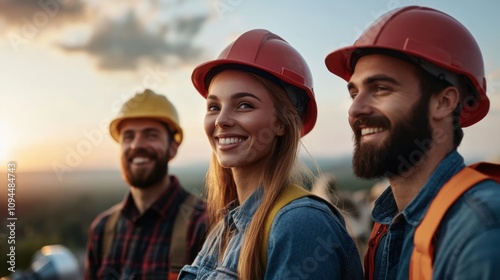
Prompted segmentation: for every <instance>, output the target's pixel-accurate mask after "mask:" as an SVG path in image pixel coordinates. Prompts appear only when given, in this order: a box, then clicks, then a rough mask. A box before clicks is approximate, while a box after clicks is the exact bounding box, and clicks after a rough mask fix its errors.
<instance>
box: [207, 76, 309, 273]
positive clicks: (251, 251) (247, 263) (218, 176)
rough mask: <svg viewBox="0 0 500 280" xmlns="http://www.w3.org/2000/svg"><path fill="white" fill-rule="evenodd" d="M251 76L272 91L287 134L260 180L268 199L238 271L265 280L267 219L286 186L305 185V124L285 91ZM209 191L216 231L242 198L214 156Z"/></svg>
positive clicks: (255, 221) (252, 225)
mask: <svg viewBox="0 0 500 280" xmlns="http://www.w3.org/2000/svg"><path fill="white" fill-rule="evenodd" d="M251 75H252V76H254V77H255V78H256V79H257V80H258V81H260V82H261V83H262V84H263V85H264V86H265V87H266V89H267V90H268V92H269V95H270V97H271V99H272V101H273V104H274V109H275V110H276V112H275V114H276V117H277V118H278V120H279V121H280V123H281V124H282V125H283V126H284V128H285V133H284V135H283V136H280V137H278V139H277V142H276V145H275V146H274V148H273V151H272V155H271V156H270V160H269V162H268V166H267V167H264V168H263V169H262V176H261V178H258V179H260V180H259V181H258V182H259V183H260V185H262V186H264V196H263V198H262V202H261V205H260V206H259V208H258V209H257V211H256V213H255V215H254V216H253V218H252V221H251V223H250V225H249V227H248V229H247V232H246V236H245V240H244V242H243V246H242V248H241V251H240V259H239V263H238V271H239V279H243V280H250V279H262V278H263V277H264V267H262V262H263V261H262V260H261V255H260V253H261V251H260V249H261V243H262V242H263V227H264V222H265V219H266V218H267V215H268V213H269V211H270V209H271V207H272V206H273V204H274V203H275V201H276V200H277V198H278V197H279V195H280V194H281V191H282V190H283V188H284V186H287V185H289V184H297V185H302V183H303V180H302V175H303V173H301V172H298V169H296V168H294V167H297V160H296V159H297V151H298V148H299V143H300V138H301V131H302V120H301V119H300V117H299V115H298V112H297V109H296V108H295V107H294V105H293V104H292V102H291V100H290V98H289V97H288V96H287V94H286V92H285V91H284V89H283V88H281V87H280V86H278V85H276V84H275V83H273V82H271V81H269V80H267V79H265V78H262V77H261V76H258V75H255V74H251ZM206 190H207V201H208V210H207V211H208V218H209V222H210V228H211V230H214V229H215V228H216V225H217V224H219V223H220V222H221V220H222V219H223V217H224V215H225V214H227V213H226V212H225V211H224V210H225V209H226V208H225V207H226V206H227V204H228V203H230V202H231V201H233V200H235V199H237V198H238V196H237V192H236V184H235V182H234V180H233V174H232V172H231V169H230V168H224V167H222V166H221V165H220V164H219V163H218V161H217V158H216V157H215V155H214V154H213V155H212V160H211V163H210V166H209V169H208V172H207V177H206ZM221 209H222V210H221ZM222 238H223V241H222V245H221V247H222V248H221V250H220V251H221V255H222V254H223V252H224V250H225V247H227V241H228V240H227V239H228V238H229V236H228V234H227V233H225V234H224V233H223V234H222ZM224 239H226V240H224Z"/></svg>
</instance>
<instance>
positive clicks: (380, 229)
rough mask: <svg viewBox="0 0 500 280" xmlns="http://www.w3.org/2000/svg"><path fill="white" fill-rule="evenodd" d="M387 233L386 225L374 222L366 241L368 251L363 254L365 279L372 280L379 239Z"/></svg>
mask: <svg viewBox="0 0 500 280" xmlns="http://www.w3.org/2000/svg"><path fill="white" fill-rule="evenodd" d="M386 233H387V225H383V224H380V223H377V222H375V224H374V225H373V228H372V233H371V234H370V239H369V241H368V250H367V251H366V254H365V260H364V262H365V279H366V280H373V279H374V273H375V253H376V252H377V247H378V244H379V243H380V239H382V236H384V235H385V234H386Z"/></svg>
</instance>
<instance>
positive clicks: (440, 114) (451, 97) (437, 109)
mask: <svg viewBox="0 0 500 280" xmlns="http://www.w3.org/2000/svg"><path fill="white" fill-rule="evenodd" d="M459 102H460V93H459V91H458V89H457V88H456V87H452V86H450V87H447V88H445V89H443V90H442V91H441V92H440V93H438V94H436V95H434V96H432V97H431V102H430V105H429V106H430V108H429V109H430V110H429V114H430V117H431V118H432V119H434V120H438V121H439V120H443V119H446V118H449V117H452V114H453V111H454V110H455V108H456V107H457V106H458V104H459Z"/></svg>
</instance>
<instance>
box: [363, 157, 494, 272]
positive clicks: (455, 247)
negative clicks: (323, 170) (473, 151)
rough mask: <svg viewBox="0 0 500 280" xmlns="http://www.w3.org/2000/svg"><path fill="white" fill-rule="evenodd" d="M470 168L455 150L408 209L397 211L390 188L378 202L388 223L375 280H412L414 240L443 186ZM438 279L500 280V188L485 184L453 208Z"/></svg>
mask: <svg viewBox="0 0 500 280" xmlns="http://www.w3.org/2000/svg"><path fill="white" fill-rule="evenodd" d="M464 167H465V164H464V159H463V158H462V156H460V154H459V153H458V152H457V151H453V152H451V153H450V154H448V155H447V157H446V158H444V159H443V161H441V163H440V164H439V165H438V166H437V167H436V169H435V170H434V172H433V173H432V175H431V176H430V178H429V179H428V181H427V182H426V183H425V185H424V186H423V187H422V189H421V190H420V192H419V193H418V194H417V196H416V197H415V198H414V199H413V200H412V201H411V202H410V203H409V204H408V206H407V207H406V208H405V209H404V210H403V211H402V212H400V213H398V210H397V206H396V202H395V200H394V196H393V194H392V191H391V188H388V189H387V190H386V191H385V192H384V193H382V195H381V196H380V197H379V198H378V199H377V201H376V202H375V207H374V209H373V212H372V216H373V219H374V220H375V221H377V222H379V223H382V224H386V225H389V228H388V232H387V234H386V235H385V236H384V237H383V238H382V240H381V241H380V245H379V247H378V249H377V252H376V255H375V274H374V276H375V277H374V279H408V276H409V264H410V258H411V254H412V251H413V248H414V245H413V237H414V234H415V229H416V227H417V226H418V225H419V224H420V222H421V220H422V219H423V217H424V214H425V212H426V211H427V209H428V207H429V205H430V203H431V201H432V200H433V199H434V197H435V196H436V194H437V193H438V191H439V190H440V189H441V188H442V186H443V185H444V184H445V183H446V182H447V181H448V180H449V179H450V178H451V177H453V176H454V175H455V174H456V173H457V172H459V171H460V170H462V169H463V168H464ZM434 253H435V254H434V266H433V279H498V275H499V273H500V185H499V184H498V183H496V182H494V181H492V180H487V181H483V182H481V183H479V184H477V185H476V186H474V187H473V188H472V189H469V190H468V191H467V192H466V193H464V194H463V195H462V196H461V197H460V198H459V199H458V200H457V201H456V202H455V203H454V204H453V206H452V207H451V208H450V209H449V210H448V212H447V214H446V215H445V216H444V218H443V220H442V222H441V224H440V226H439V229H438V231H437V233H436V241H435V243H434Z"/></svg>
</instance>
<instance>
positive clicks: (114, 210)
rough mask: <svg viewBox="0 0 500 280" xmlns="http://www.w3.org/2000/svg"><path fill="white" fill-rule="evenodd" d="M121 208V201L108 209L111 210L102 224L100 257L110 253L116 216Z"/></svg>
mask: <svg viewBox="0 0 500 280" xmlns="http://www.w3.org/2000/svg"><path fill="white" fill-rule="evenodd" d="M121 210H122V205H121V203H118V204H116V205H114V206H113V207H111V208H110V209H109V210H108V211H109V212H111V214H110V215H109V217H108V219H107V220H106V223H105V224H104V232H103V235H102V250H101V257H102V259H105V258H106V257H107V256H108V255H109V254H110V253H111V246H113V239H114V238H115V228H116V224H117V223H118V218H120V214H121V212H122V211H121Z"/></svg>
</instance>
